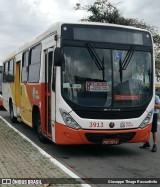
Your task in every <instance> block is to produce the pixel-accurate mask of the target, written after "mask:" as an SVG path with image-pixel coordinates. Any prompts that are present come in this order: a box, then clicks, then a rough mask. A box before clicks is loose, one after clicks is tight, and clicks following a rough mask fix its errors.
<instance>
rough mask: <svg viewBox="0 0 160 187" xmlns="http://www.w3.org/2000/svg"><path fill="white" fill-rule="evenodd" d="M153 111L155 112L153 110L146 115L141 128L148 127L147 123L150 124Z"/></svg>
mask: <svg viewBox="0 0 160 187" xmlns="http://www.w3.org/2000/svg"><path fill="white" fill-rule="evenodd" d="M152 113H153V112H152V111H151V112H149V113H148V115H147V116H146V118H145V119H144V120H143V121H142V123H141V124H140V126H139V127H140V128H142V129H143V128H144V127H146V126H147V125H149V123H150V120H151V118H152Z"/></svg>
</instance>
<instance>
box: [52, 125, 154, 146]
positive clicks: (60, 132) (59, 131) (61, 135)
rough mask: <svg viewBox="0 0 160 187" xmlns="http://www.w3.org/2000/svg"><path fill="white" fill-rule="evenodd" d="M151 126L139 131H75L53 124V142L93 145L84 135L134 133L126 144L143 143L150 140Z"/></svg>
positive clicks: (138, 129)
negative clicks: (54, 135)
mask: <svg viewBox="0 0 160 187" xmlns="http://www.w3.org/2000/svg"><path fill="white" fill-rule="evenodd" d="M150 131H151V124H150V125H148V126H147V127H145V128H143V129H141V128H137V129H129V130H128V129H127V130H125V129H123V130H122V129H121V130H94V131H93V130H84V129H79V130H75V129H72V128H69V127H67V126H65V125H62V124H60V123H55V134H56V137H55V141H56V143H57V144H94V143H92V142H90V141H88V140H87V138H86V136H85V134H86V133H87V134H99V135H101V134H107V135H111V134H121V133H131V132H135V133H136V134H135V136H134V137H133V138H132V139H131V140H130V141H128V142H126V143H136V142H145V141H148V140H149V138H150Z"/></svg>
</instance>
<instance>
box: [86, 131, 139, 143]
mask: <svg viewBox="0 0 160 187" xmlns="http://www.w3.org/2000/svg"><path fill="white" fill-rule="evenodd" d="M135 134H136V133H135V132H130V133H120V134H91V133H86V134H85V136H86V138H87V140H88V141H89V142H92V143H102V141H103V140H104V139H119V142H120V143H123V142H128V141H130V140H132V138H133V137H134V136H135Z"/></svg>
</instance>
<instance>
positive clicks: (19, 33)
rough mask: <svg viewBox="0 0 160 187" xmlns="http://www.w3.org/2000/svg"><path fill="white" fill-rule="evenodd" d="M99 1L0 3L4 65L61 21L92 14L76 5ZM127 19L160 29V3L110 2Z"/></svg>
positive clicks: (139, 0)
mask: <svg viewBox="0 0 160 187" xmlns="http://www.w3.org/2000/svg"><path fill="white" fill-rule="evenodd" d="M95 1H96V0H0V64H1V61H2V59H4V58H5V56H7V55H8V54H10V53H11V52H12V51H14V50H16V49H17V48H19V47H20V46H21V45H23V44H24V43H25V42H27V41H28V40H30V39H31V38H33V37H34V36H36V35H38V34H39V33H41V32H43V31H44V30H46V29H47V28H48V27H49V26H50V25H52V24H53V23H55V22H57V21H78V20H80V19H82V18H84V17H87V15H88V13H87V12H86V11H82V10H77V11H76V10H74V9H73V8H74V7H75V5H76V3H81V4H82V5H90V4H93V3H94V2H95ZM110 2H111V3H112V4H115V5H116V7H117V8H118V9H119V10H120V12H121V14H122V15H123V16H124V17H126V18H138V19H139V20H143V21H144V22H146V23H147V24H149V25H151V26H155V27H157V29H159V28H160V21H159V16H160V8H159V7H160V1H159V0H110Z"/></svg>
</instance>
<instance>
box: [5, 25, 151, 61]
mask: <svg viewBox="0 0 160 187" xmlns="http://www.w3.org/2000/svg"><path fill="white" fill-rule="evenodd" d="M63 24H79V25H97V26H112V27H117V28H126V29H132V30H137V31H146V32H149V31H148V30H145V29H140V28H136V27H133V26H125V25H118V24H111V23H99V22H56V23H54V24H52V25H51V26H50V27H49V28H47V29H46V30H45V31H43V32H42V33H40V34H38V35H37V36H35V37H34V38H32V39H31V40H29V41H27V42H26V43H24V44H23V45H22V46H20V47H19V48H18V49H17V50H15V51H13V52H12V53H10V54H9V55H7V56H6V57H5V59H4V60H3V62H4V61H7V60H9V59H11V58H13V57H14V56H15V55H16V54H18V53H20V52H22V51H24V50H26V49H27V48H30V47H31V46H33V45H34V44H36V43H39V42H40V41H41V40H43V39H44V38H46V37H47V36H49V35H51V34H53V33H54V32H55V33H56V32H57V33H60V31H61V26H62V25H63ZM149 33H150V32H149Z"/></svg>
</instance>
